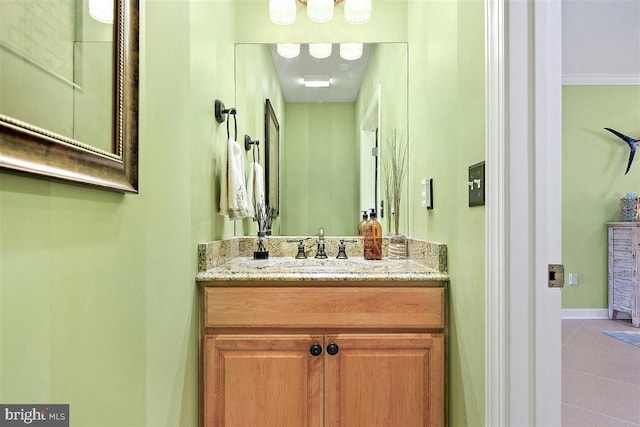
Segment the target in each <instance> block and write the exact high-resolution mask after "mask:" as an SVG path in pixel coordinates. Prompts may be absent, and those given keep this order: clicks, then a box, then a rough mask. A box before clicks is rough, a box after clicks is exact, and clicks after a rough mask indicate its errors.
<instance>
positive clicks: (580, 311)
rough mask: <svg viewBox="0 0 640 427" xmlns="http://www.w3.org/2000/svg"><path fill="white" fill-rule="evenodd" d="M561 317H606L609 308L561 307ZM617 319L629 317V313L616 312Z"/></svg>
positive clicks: (607, 316)
mask: <svg viewBox="0 0 640 427" xmlns="http://www.w3.org/2000/svg"><path fill="white" fill-rule="evenodd" d="M562 318H563V319H608V318H609V309H606V308H563V309H562ZM616 318H617V319H631V315H630V314H629V313H618V315H617V316H616Z"/></svg>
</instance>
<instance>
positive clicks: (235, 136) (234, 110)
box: [227, 108, 238, 141]
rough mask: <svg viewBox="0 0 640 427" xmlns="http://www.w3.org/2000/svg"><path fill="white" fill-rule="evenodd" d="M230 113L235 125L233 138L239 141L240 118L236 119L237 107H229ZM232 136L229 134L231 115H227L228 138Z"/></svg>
mask: <svg viewBox="0 0 640 427" xmlns="http://www.w3.org/2000/svg"><path fill="white" fill-rule="evenodd" d="M229 114H231V115H232V116H233V124H234V127H235V133H234V136H233V140H234V141H237V140H238V120H237V119H236V109H235V108H230V109H229ZM229 138H231V135H229V116H227V139H229Z"/></svg>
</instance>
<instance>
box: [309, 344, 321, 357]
mask: <svg viewBox="0 0 640 427" xmlns="http://www.w3.org/2000/svg"><path fill="white" fill-rule="evenodd" d="M309 352H310V353H311V355H312V356H320V355H321V354H322V346H321V345H320V344H318V343H315V344H313V345H311V348H310V349H309Z"/></svg>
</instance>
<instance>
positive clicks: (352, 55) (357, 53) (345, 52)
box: [340, 43, 363, 61]
mask: <svg viewBox="0 0 640 427" xmlns="http://www.w3.org/2000/svg"><path fill="white" fill-rule="evenodd" d="M362 47H363V44H362V43H340V58H342V59H345V60H347V61H355V60H356V59H360V57H361V56H362Z"/></svg>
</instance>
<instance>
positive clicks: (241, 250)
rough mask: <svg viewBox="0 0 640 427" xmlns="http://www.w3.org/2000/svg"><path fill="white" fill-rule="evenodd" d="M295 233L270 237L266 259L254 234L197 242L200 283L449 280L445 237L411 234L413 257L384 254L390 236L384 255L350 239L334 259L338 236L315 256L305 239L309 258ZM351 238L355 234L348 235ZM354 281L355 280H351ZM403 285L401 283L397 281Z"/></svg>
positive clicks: (433, 282) (432, 282)
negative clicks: (366, 255) (322, 255)
mask: <svg viewBox="0 0 640 427" xmlns="http://www.w3.org/2000/svg"><path fill="white" fill-rule="evenodd" d="M294 238H295V237H290V236H289V237H269V238H267V240H266V244H265V246H266V247H267V250H269V253H270V258H269V259H267V260H254V259H253V257H252V255H253V250H254V249H255V247H256V239H255V238H253V237H239V238H233V239H228V240H222V241H215V242H209V243H203V244H200V245H199V246H198V256H199V272H198V275H197V276H196V281H197V282H198V283H199V284H200V285H201V286H216V285H217V284H220V283H222V282H225V283H228V282H232V281H238V282H244V283H246V282H256V284H260V282H263V283H264V282H274V281H285V282H327V281H331V282H341V281H342V282H360V283H364V282H367V284H370V283H371V282H376V281H387V282H388V281H394V282H395V281H397V282H401V283H402V284H403V285H404V286H406V285H408V283H407V282H420V286H429V285H431V286H442V285H443V282H448V280H449V276H448V274H447V247H446V245H444V244H442V243H434V242H426V241H422V240H416V239H409V242H408V253H409V258H408V259H404V260H399V259H388V258H387V257H386V254H387V248H388V240H387V239H386V238H385V239H383V254H384V257H383V259H382V260H365V259H363V257H362V238H356V243H347V254H348V255H349V259H346V260H344V259H336V258H335V257H336V254H337V253H338V249H337V247H338V242H339V240H340V239H341V238H340V237H327V238H326V251H327V254H328V256H329V258H328V259H324V260H322V259H315V258H313V255H314V254H315V244H316V240H315V239H307V240H305V242H304V245H305V252H306V253H307V256H308V257H309V258H307V259H295V258H294V256H295V254H296V252H297V245H296V244H295V243H288V242H287V239H294ZM348 239H353V237H348ZM353 284H354V285H355V283H353ZM399 285H400V283H399Z"/></svg>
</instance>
